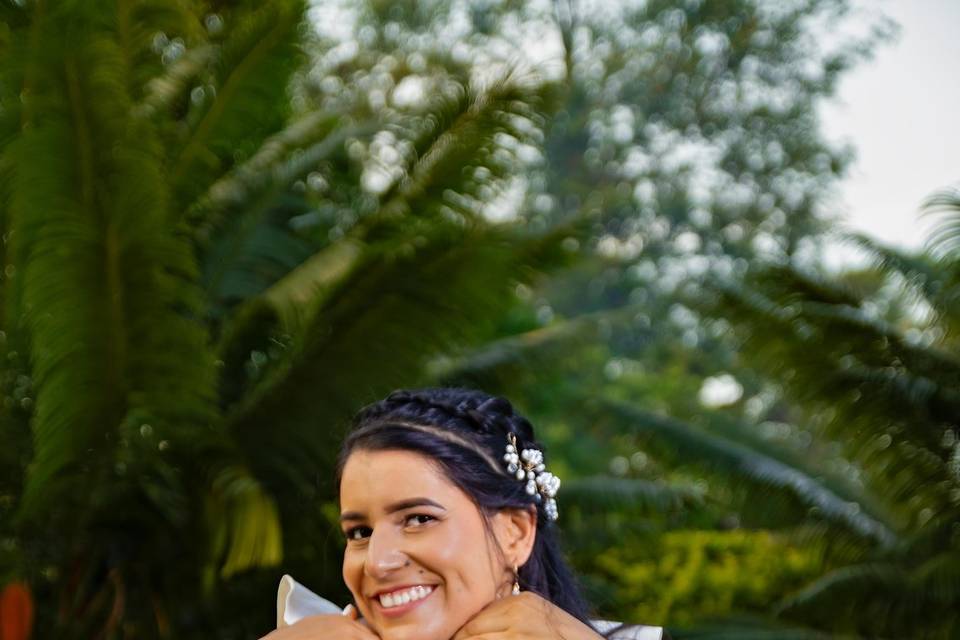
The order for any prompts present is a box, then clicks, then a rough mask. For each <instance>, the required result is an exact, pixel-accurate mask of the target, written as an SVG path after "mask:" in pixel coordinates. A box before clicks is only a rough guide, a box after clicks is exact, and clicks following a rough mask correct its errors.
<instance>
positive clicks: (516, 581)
mask: <svg viewBox="0 0 960 640" xmlns="http://www.w3.org/2000/svg"><path fill="white" fill-rule="evenodd" d="M513 595H515V596H518V595H520V573H519V572H518V571H517V567H516V566H514V567H513Z"/></svg>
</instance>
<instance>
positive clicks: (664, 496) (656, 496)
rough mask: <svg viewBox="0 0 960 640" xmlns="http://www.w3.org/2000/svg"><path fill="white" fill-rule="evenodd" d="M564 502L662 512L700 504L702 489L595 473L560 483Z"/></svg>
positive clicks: (655, 512) (604, 508) (591, 507)
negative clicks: (591, 475)
mask: <svg viewBox="0 0 960 640" xmlns="http://www.w3.org/2000/svg"><path fill="white" fill-rule="evenodd" d="M563 500H564V504H565V505H566V504H570V503H572V504H574V505H577V506H580V507H581V508H583V509H601V510H604V511H606V510H609V509H611V508H618V509H622V510H625V511H627V512H639V513H653V514H663V513H667V512H670V511H679V510H681V509H683V508H685V507H690V506H694V505H697V504H700V503H701V502H702V501H703V491H702V490H701V489H699V488H697V487H696V486H684V485H671V484H665V483H662V482H654V481H650V480H641V479H638V478H611V477H604V476H594V477H588V478H572V479H570V480H566V481H564V483H563Z"/></svg>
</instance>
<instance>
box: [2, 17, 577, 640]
mask: <svg viewBox="0 0 960 640" xmlns="http://www.w3.org/2000/svg"><path fill="white" fill-rule="evenodd" d="M2 8H3V9H2V10H3V12H4V22H3V25H2V27H0V50H2V54H3V55H2V58H0V223H2V235H3V239H4V243H3V259H4V264H3V266H4V269H3V280H2V303H3V319H2V325H3V326H2V332H0V340H2V342H3V348H4V349H3V350H4V356H5V357H4V358H3V364H2V370H0V383H2V389H3V393H4V396H3V398H4V402H3V406H2V409H0V439H2V440H3V442H4V443H5V446H4V447H3V450H2V453H0V537H2V539H3V544H2V547H0V548H2V551H0V579H2V580H7V579H12V578H23V579H26V580H28V581H29V582H30V584H31V585H32V588H33V590H34V593H35V595H36V597H37V600H38V603H39V610H40V612H41V613H40V617H39V620H38V634H39V636H38V637H64V638H66V637H77V638H89V637H110V638H121V637H122V638H150V637H174V636H176V637H182V636H186V637H237V636H242V637H251V636H254V635H257V636H258V635H261V634H262V633H263V632H264V631H265V630H266V629H268V628H269V625H270V616H269V607H262V606H260V604H262V602H263V596H264V594H268V597H267V600H266V602H269V593H270V592H271V591H272V589H273V588H274V586H275V582H276V575H277V569H276V567H277V565H278V564H279V563H280V562H281V561H283V560H284V559H286V561H287V562H288V563H291V564H292V566H295V567H300V568H301V570H300V571H298V575H305V576H307V577H308V579H309V577H310V575H311V570H312V571H314V572H316V571H319V572H321V573H323V576H322V577H321V578H319V579H316V580H315V581H314V583H315V584H317V585H319V588H323V587H324V586H325V585H327V586H329V584H330V583H333V582H334V581H337V582H338V580H336V576H337V575H338V574H339V571H329V570H328V566H327V565H326V564H323V563H317V562H313V561H311V554H312V553H314V552H316V551H317V548H316V547H315V546H314V545H316V543H317V540H318V538H317V532H318V531H324V530H326V529H327V528H328V527H329V521H328V517H327V511H328V510H329V509H326V508H324V507H323V505H329V504H330V503H331V502H332V501H333V500H334V499H335V496H333V495H332V491H331V487H330V486H329V483H328V482H323V483H318V482H317V480H316V479H317V475H318V470H319V473H320V475H322V476H324V477H327V478H328V477H329V476H330V475H331V473H330V469H331V465H332V456H333V453H334V452H335V450H336V442H337V440H338V439H339V436H340V434H341V431H340V430H341V428H342V426H343V425H344V423H345V420H346V419H347V418H348V417H349V415H350V414H352V413H353V412H354V411H355V410H356V409H357V408H358V407H359V406H361V405H362V404H363V403H365V402H367V401H369V400H371V399H373V398H374V397H376V396H379V395H381V394H383V393H385V392H386V391H388V390H389V389H391V388H394V387H396V386H399V385H401V384H403V385H409V384H413V383H415V382H416V381H417V380H420V379H422V378H423V377H424V375H425V373H424V372H425V366H426V364H427V362H428V360H429V358H430V357H431V356H433V355H434V354H438V353H441V352H445V351H449V350H451V349H452V348H453V347H454V346H456V347H463V346H466V345H469V344H472V343H475V342H476V341H478V340H481V339H483V338H484V337H485V336H487V335H489V334H490V332H491V331H492V326H493V323H494V321H495V320H496V318H498V317H499V316H500V315H501V314H502V313H503V311H504V309H505V308H506V307H508V306H509V305H510V304H511V300H512V297H511V292H512V291H513V289H514V287H515V286H516V285H517V284H518V283H521V282H526V283H529V282H530V281H532V280H533V279H534V278H536V277H537V274H538V273H540V272H541V270H544V269H548V268H550V267H551V266H553V265H555V264H559V263H561V262H563V261H564V260H565V252H564V251H563V250H562V249H561V248H560V246H561V242H562V241H563V239H564V238H566V237H567V236H568V235H569V234H570V233H571V232H570V231H568V230H566V229H562V228H557V229H551V230H543V229H541V230H539V231H533V230H526V229H523V228H520V227H519V226H517V225H510V224H493V223H491V222H490V221H489V220H488V218H487V217H486V216H485V214H484V212H483V211H482V210H481V208H480V207H477V206H473V208H471V207H469V206H464V205H463V204H462V203H464V202H466V201H468V200H470V199H473V201H474V202H476V201H477V198H478V195H477V194H478V193H479V191H480V190H481V189H489V190H493V191H498V190H499V191H502V190H503V186H502V183H503V182H505V181H506V180H508V179H509V178H510V176H511V175H512V174H513V173H515V172H516V171H518V170H519V167H520V166H521V165H520V163H519V162H518V161H517V160H516V159H515V158H514V157H513V156H511V155H510V154H509V153H507V152H506V151H504V150H503V145H502V144H501V140H502V138H503V136H506V135H508V134H509V135H511V136H512V137H513V138H514V139H520V140H523V141H524V142H525V143H526V142H533V141H535V138H536V137H537V136H538V135H540V127H541V126H542V125H543V123H544V122H545V113H544V109H546V108H547V107H548V104H549V97H550V95H551V93H552V89H551V88H550V87H549V86H548V85H546V84H544V83H543V82H541V81H538V80H537V79H536V78H534V77H533V76H525V77H523V78H520V77H519V76H517V75H516V74H513V73H511V72H509V71H505V72H504V74H503V75H502V77H497V78H492V79H491V80H490V82H488V83H487V84H485V85H482V86H481V85H477V84H474V83H466V82H464V83H462V84H458V83H456V82H451V83H449V85H448V89H449V91H448V92H447V93H446V94H443V95H442V96H440V97H439V99H438V100H437V101H436V102H432V103H429V104H427V105H425V108H424V109H422V110H407V111H391V112H385V113H366V114H365V117H364V119H363V120H362V121H359V122H358V121H357V120H356V119H355V115H356V114H357V113H358V112H357V111H356V110H355V109H353V107H354V106H355V105H350V104H341V105H339V108H330V109H313V110H311V111H310V112H309V113H295V109H294V108H293V103H292V102H291V100H290V99H289V91H290V88H291V86H292V83H293V82H294V79H295V77H296V74H297V73H298V71H299V69H301V67H302V62H303V57H302V55H301V46H302V45H303V43H304V40H303V39H302V38H301V37H300V36H301V35H302V34H304V33H305V32H306V31H305V29H304V27H305V23H304V12H305V6H304V4H303V3H302V2H299V1H297V0H275V1H272V2H266V3H242V4H233V5H229V6H228V5H224V6H222V7H221V6H219V5H218V6H217V7H216V11H214V7H213V6H212V5H211V6H210V7H207V6H206V5H204V4H193V3H179V2H148V3H132V4H131V3H120V4H116V3H114V4H109V3H104V2H90V3H78V2H70V3H55V4H54V5H53V6H47V5H46V4H40V3H3V5H2ZM521 119H522V120H523V122H524V123H526V124H525V125H523V126H521V124H519V122H520V120H521ZM388 138H389V139H390V140H392V141H393V142H394V143H396V144H397V145H402V146H403V147H404V148H409V149H411V150H412V151H414V153H411V154H408V155H406V156H403V157H402V162H401V163H400V165H399V166H398V167H396V171H397V172H398V174H397V175H398V176H399V177H401V178H402V179H398V180H395V181H394V182H393V184H392V188H391V189H386V190H380V191H376V190H371V189H369V188H367V187H368V186H369V185H366V183H365V182H364V179H363V177H364V173H365V171H366V170H367V169H368V168H369V167H368V165H367V164H366V163H367V161H368V160H369V157H367V156H366V155H365V154H362V153H361V154H359V155H358V154H356V153H353V152H352V151H351V149H354V150H355V149H357V147H358V146H359V147H366V146H368V145H370V146H373V144H374V143H376V144H380V143H381V142H382V141H383V140H385V139H388ZM378 141H380V142H378ZM466 169H469V171H466ZM322 184H326V185H329V186H330V189H329V191H327V192H325V193H323V192H321V191H323V189H321V188H318V185H322ZM308 186H309V188H308ZM468 212H469V214H470V215H466V214H467V213H468ZM454 214H455V215H454ZM305 505H306V507H305ZM336 545H337V542H336V540H335V539H331V540H330V541H329V542H327V543H326V547H324V548H322V549H320V550H319V552H320V553H323V554H326V553H328V552H331V551H332V552H336V551H337V549H336ZM328 591H330V592H331V593H333V589H328ZM254 593H255V594H256V596H255V597H256V600H257V601H258V603H260V604H258V606H256V607H251V606H247V603H246V600H245V599H246V598H247V597H248V594H254Z"/></svg>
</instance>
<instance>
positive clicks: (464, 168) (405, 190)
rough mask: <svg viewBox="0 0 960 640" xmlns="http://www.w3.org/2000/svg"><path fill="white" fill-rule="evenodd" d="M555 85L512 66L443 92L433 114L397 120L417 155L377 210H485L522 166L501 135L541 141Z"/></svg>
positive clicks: (389, 213)
mask: <svg viewBox="0 0 960 640" xmlns="http://www.w3.org/2000/svg"><path fill="white" fill-rule="evenodd" d="M553 91H554V87H553V86H552V85H549V84H544V83H542V82H541V81H540V80H539V78H536V77H524V76H522V75H521V73H520V72H519V71H518V70H517V69H511V70H509V71H507V72H506V73H505V74H504V75H503V76H502V77H501V78H498V79H497V80H495V81H493V82H490V83H489V84H487V85H484V86H471V87H469V88H463V87H461V86H459V85H454V86H452V87H450V88H449V91H448V92H447V93H444V92H439V93H438V94H437V95H436V96H435V97H434V98H433V100H434V101H436V102H437V103H438V104H436V105H433V106H432V108H431V109H430V111H429V116H428V117H427V118H419V119H414V120H413V122H411V123H409V124H404V123H401V124H399V125H395V128H396V129H397V130H398V132H399V133H400V135H401V136H402V137H403V138H404V139H409V140H412V142H413V154H414V158H415V162H414V163H413V164H412V166H410V167H409V168H407V169H406V170H405V171H404V173H403V175H402V177H401V178H400V179H399V180H396V181H394V182H393V184H392V186H391V188H390V189H389V190H388V191H387V192H386V193H384V195H383V197H382V204H381V206H380V209H379V217H380V218H387V219H392V218H397V217H403V216H405V215H407V214H411V213H412V214H414V215H418V216H427V215H436V214H438V213H443V212H446V213H447V214H450V213H452V214H454V215H455V216H462V217H464V218H466V219H473V218H476V217H478V216H480V215H481V214H482V213H483V209H484V203H485V201H488V200H490V194H489V190H490V189H491V187H495V186H496V185H497V182H496V181H497V180H499V179H503V178H504V177H506V176H508V175H511V174H512V173H513V172H514V171H515V170H516V169H517V167H518V161H517V159H516V157H515V152H514V151H513V150H512V149H511V148H510V147H507V146H504V144H502V143H501V142H500V140H501V139H502V136H506V137H508V138H510V139H512V140H513V143H514V144H534V145H539V142H540V139H541V137H542V133H541V128H542V126H543V123H544V116H545V114H546V113H548V112H549V110H550V109H551V108H552V105H551V95H552V93H553ZM475 174H483V177H480V176H479V175H475ZM491 178H492V180H491ZM483 189H486V190H487V191H482V190H483Z"/></svg>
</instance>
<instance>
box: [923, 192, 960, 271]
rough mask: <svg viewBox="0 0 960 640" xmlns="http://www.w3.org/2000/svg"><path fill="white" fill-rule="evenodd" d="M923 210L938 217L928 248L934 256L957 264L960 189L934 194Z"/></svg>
mask: <svg viewBox="0 0 960 640" xmlns="http://www.w3.org/2000/svg"><path fill="white" fill-rule="evenodd" d="M923 210H924V213H926V214H927V215H934V216H937V217H938V220H937V222H936V224H935V226H934V228H933V229H932V230H931V232H930V235H929V239H928V240H927V248H928V249H929V250H930V251H931V253H933V254H934V255H939V256H943V257H944V258H946V259H948V260H951V261H954V262H955V261H956V259H957V256H960V187H951V188H947V189H943V190H941V191H938V192H936V193H934V194H933V195H932V196H930V197H929V198H927V200H926V201H925V202H924V203H923Z"/></svg>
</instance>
